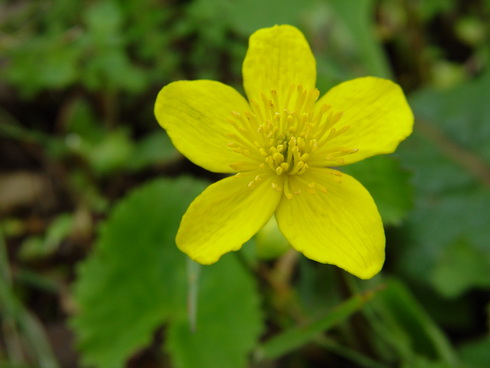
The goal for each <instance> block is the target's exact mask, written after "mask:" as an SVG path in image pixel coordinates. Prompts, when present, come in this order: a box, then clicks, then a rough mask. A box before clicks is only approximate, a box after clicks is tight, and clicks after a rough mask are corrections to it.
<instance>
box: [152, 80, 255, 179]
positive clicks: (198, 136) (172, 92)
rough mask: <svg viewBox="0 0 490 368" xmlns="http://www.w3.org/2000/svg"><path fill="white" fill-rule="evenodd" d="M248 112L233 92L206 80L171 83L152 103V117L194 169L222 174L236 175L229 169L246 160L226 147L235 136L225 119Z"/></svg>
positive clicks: (245, 104)
mask: <svg viewBox="0 0 490 368" xmlns="http://www.w3.org/2000/svg"><path fill="white" fill-rule="evenodd" d="M247 110H250V107H249V106H248V103H247V101H246V100H245V99H244V98H243V97H242V96H241V95H240V94H239V93H238V92H237V91H236V90H235V89H233V88H232V87H229V86H227V85H225V84H223V83H220V82H214V81H208V80H197V81H179V82H173V83H170V84H169V85H167V86H165V87H163V89H162V90H161V91H160V93H159V94H158V97H157V100H156V103H155V116H156V118H157V120H158V122H159V124H160V125H161V126H162V127H163V128H164V129H165V130H166V131H167V133H168V135H169V137H170V139H171V140H172V143H173V144H174V145H175V147H176V148H177V149H178V150H179V151H180V152H181V153H182V154H183V155H184V156H186V157H187V158H188V159H189V160H191V161H192V162H194V163H195V164H196V165H199V166H201V167H203V168H205V169H207V170H209V171H214V172H221V173H231V172H236V170H234V169H232V168H230V166H229V165H230V164H232V163H236V162H241V161H246V160H247V158H246V157H244V156H243V155H241V154H239V153H237V152H235V151H233V150H232V149H230V148H229V147H228V146H227V144H228V143H229V142H230V141H231V139H230V137H229V134H232V133H233V134H235V133H237V131H236V130H235V128H234V127H233V125H232V124H230V123H229V121H228V119H232V118H233V115H232V112H233V111H236V112H243V111H247Z"/></svg>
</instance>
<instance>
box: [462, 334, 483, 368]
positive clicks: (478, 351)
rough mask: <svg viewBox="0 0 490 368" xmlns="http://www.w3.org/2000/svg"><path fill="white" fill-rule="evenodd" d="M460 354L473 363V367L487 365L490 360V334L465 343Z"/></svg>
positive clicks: (481, 367)
mask: <svg viewBox="0 0 490 368" xmlns="http://www.w3.org/2000/svg"><path fill="white" fill-rule="evenodd" d="M460 354H461V357H462V359H463V361H464V362H466V363H469V364H472V365H471V367H474V368H485V367H487V366H488V362H490V335H487V336H485V337H483V338H480V339H478V340H474V341H471V342H468V343H465V344H464V345H463V346H461V348H460Z"/></svg>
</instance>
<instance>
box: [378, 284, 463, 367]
mask: <svg viewBox="0 0 490 368" xmlns="http://www.w3.org/2000/svg"><path fill="white" fill-rule="evenodd" d="M370 306H371V307H372V310H374V311H375V312H376V314H377V315H378V317H377V319H378V321H379V320H381V323H382V325H384V327H383V330H380V331H378V333H382V334H383V335H384V339H385V340H386V341H387V342H388V344H391V346H392V349H395V350H397V356H398V357H403V359H404V360H408V361H412V359H414V358H415V357H416V356H418V355H421V356H424V357H427V358H428V359H433V360H436V361H439V362H441V363H444V364H455V363H456V355H455V352H454V351H453V349H452V347H451V345H450V343H449V341H448V340H447V338H446V337H445V335H444V333H443V332H442V331H441V330H440V329H439V328H438V327H437V325H436V324H435V323H434V322H433V321H432V319H431V317H430V316H429V315H428V314H427V312H426V311H425V310H424V309H423V308H422V306H421V305H420V304H419V303H418V301H417V300H416V299H415V298H414V296H413V295H412V294H411V293H410V291H409V289H408V288H407V287H406V286H405V285H404V284H403V283H401V282H400V281H397V280H394V279H392V280H389V281H388V282H387V287H386V288H385V289H384V290H382V291H381V292H379V293H378V295H377V297H376V298H375V299H374V300H373V302H372V303H371V304H370Z"/></svg>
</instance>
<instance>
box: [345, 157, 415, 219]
mask: <svg viewBox="0 0 490 368" xmlns="http://www.w3.org/2000/svg"><path fill="white" fill-rule="evenodd" d="M342 171H345V172H346V173H347V174H349V175H352V176H354V177H355V178H356V179H357V180H359V181H360V182H361V183H362V184H363V185H364V186H365V187H366V189H367V190H368V191H369V193H371V195H372V196H373V198H374V201H375V202H376V205H377V206H378V209H379V212H380V214H381V217H382V218H383V222H384V224H385V225H399V224H400V223H401V222H402V221H403V219H404V218H405V216H406V215H407V212H408V211H409V210H410V208H411V207H412V201H413V195H412V187H411V185H410V183H409V178H410V174H409V173H408V171H406V170H403V169H402V168H401V167H400V163H399V161H398V160H396V159H395V158H393V157H391V156H376V157H372V158H370V159H368V160H365V161H361V162H359V163H356V164H354V165H349V166H346V167H343V168H342Z"/></svg>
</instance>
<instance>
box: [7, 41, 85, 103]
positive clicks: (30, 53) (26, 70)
mask: <svg viewBox="0 0 490 368" xmlns="http://www.w3.org/2000/svg"><path fill="white" fill-rule="evenodd" d="M81 53H82V50H81V48H80V47H79V46H78V45H77V44H74V43H72V42H70V41H69V40H68V39H67V38H66V37H63V34H60V33H49V32H46V33H43V34H40V35H37V37H32V38H30V39H27V40H25V42H23V43H22V44H20V45H18V46H17V47H15V48H12V49H11V51H10V53H9V54H8V56H9V57H10V63H9V64H8V65H7V68H6V69H5V71H3V73H4V74H5V75H4V77H5V80H7V81H8V82H9V83H11V84H14V85H16V86H17V87H18V88H19V89H20V91H21V92H23V93H25V94H26V95H28V96H30V95H33V94H35V93H37V92H39V91H40V90H42V89H46V88H47V89H56V88H59V89H61V88H65V87H67V86H69V85H70V84H72V83H73V82H74V81H75V80H76V79H77V78H78V76H79V68H78V60H79V58H80V55H81ZM39 60H42V68H39V67H38V66H39V64H38V62H39Z"/></svg>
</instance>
